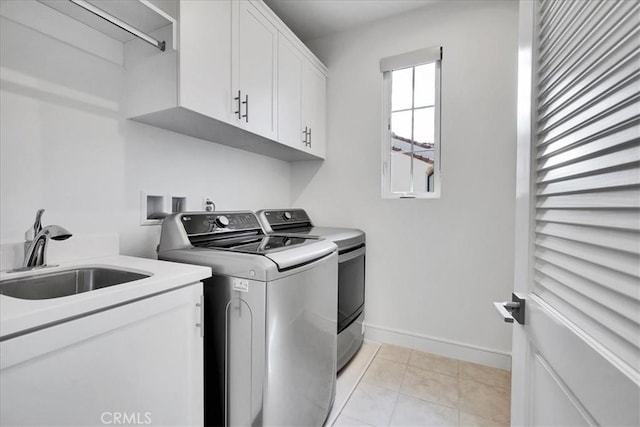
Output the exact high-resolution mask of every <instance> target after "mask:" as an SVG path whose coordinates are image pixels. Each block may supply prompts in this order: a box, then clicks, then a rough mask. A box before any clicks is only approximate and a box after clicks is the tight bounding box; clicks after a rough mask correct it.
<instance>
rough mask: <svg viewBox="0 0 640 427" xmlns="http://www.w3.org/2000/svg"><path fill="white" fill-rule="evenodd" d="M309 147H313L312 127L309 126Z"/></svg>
mask: <svg viewBox="0 0 640 427" xmlns="http://www.w3.org/2000/svg"><path fill="white" fill-rule="evenodd" d="M309 148H311V128H309Z"/></svg>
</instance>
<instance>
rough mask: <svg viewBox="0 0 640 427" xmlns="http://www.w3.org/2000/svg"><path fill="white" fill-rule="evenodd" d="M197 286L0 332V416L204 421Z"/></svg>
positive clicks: (96, 421)
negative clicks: (4, 336) (0, 336)
mask: <svg viewBox="0 0 640 427" xmlns="http://www.w3.org/2000/svg"><path fill="white" fill-rule="evenodd" d="M120 286H127V285H120ZM95 292H98V291H95ZM201 295H202V284H201V283H197V284H194V285H191V286H186V287H183V288H180V289H177V290H175V291H172V292H167V293H163V294H160V295H157V296H155V297H151V298H145V299H143V300H140V301H137V302H132V303H128V304H125V305H122V306H118V307H115V308H112V309H109V310H106V311H102V312H98V313H95V314H91V315H88V316H85V317H81V318H79V319H75V320H71V321H68V322H64V323H60V324H58V325H54V326H51V327H48V328H45V329H41V330H37V331H34V332H31V333H28V334H25V335H21V336H18V337H15V338H12V339H10V340H5V341H2V342H0V354H1V355H2V357H1V358H0V390H2V393H0V407H1V408H2V411H0V425H3V426H4V425H12V426H18V425H60V426H62V425H77V426H80V425H82V426H94V425H95V426H101V425H105V424H127V425H130V424H152V425H202V424H203V414H204V403H203V402H204V400H203V399H204V397H203V395H204V391H203V386H204V385H203V339H202V336H201V329H200V328H198V327H196V323H200V318H201V313H200V310H201V308H199V307H197V306H196V304H200V302H201ZM71 298H73V297H71ZM124 417H126V419H128V420H129V421H128V422H122V421H123V418H124ZM118 420H120V422H118Z"/></svg>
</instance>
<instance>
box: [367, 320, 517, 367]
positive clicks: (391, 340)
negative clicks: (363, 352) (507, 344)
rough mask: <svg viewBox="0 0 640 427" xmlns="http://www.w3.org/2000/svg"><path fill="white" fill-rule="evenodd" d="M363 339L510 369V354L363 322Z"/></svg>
mask: <svg viewBox="0 0 640 427" xmlns="http://www.w3.org/2000/svg"><path fill="white" fill-rule="evenodd" d="M364 325H365V332H364V336H365V339H367V340H370V341H377V342H380V343H385V344H393V345H399V346H402V347H407V348H410V349H413V350H419V351H424V352H427V353H434V354H438V355H440V356H445V357H451V358H453V359H459V360H465V361H467V362H473V363H478V364H480V365H485V366H492V367H494V368H500V369H506V370H511V354H510V353H506V352H503V351H498V350H491V349H488V348H482V347H478V346H474V345H469V344H463V343H459V342H455V341H449V340H444V339H441V338H434V337H429V336H426V335H421V334H416V333H413V332H408V331H402V330H398V329H392V328H387V327H384V326H378V325H372V324H370V323H367V322H365V323H364Z"/></svg>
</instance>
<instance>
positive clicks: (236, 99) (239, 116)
mask: <svg viewBox="0 0 640 427" xmlns="http://www.w3.org/2000/svg"><path fill="white" fill-rule="evenodd" d="M233 100H234V101H238V111H234V112H233V114H237V115H238V118H239V119H242V116H241V115H240V91H239V90H238V96H236V97H235V98H233Z"/></svg>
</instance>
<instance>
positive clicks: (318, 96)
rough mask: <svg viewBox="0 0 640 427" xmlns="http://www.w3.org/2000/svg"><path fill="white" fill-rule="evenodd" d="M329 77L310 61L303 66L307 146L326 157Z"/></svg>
mask: <svg viewBox="0 0 640 427" xmlns="http://www.w3.org/2000/svg"><path fill="white" fill-rule="evenodd" d="M326 87H327V78H326V77H325V75H324V74H322V73H321V72H320V71H319V70H318V69H317V68H316V67H314V66H313V65H312V64H311V63H310V62H307V61H305V62H304V64H303V68H302V127H303V129H304V127H305V126H306V127H307V132H309V134H308V135H307V141H308V144H307V146H306V148H307V149H308V150H309V151H310V152H311V153H313V154H315V155H316V156H318V157H321V158H324V156H325V151H326Z"/></svg>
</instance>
